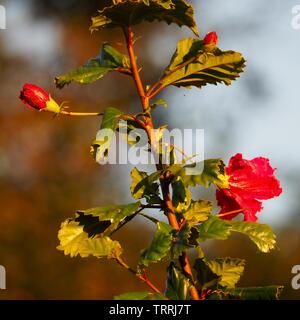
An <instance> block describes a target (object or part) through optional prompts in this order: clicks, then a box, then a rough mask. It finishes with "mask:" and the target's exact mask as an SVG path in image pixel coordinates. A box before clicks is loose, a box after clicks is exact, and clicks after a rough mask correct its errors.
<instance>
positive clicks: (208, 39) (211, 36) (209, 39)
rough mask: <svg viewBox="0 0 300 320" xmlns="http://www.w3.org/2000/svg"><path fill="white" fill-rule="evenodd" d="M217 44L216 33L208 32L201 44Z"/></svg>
mask: <svg viewBox="0 0 300 320" xmlns="http://www.w3.org/2000/svg"><path fill="white" fill-rule="evenodd" d="M217 43H218V35H217V33H216V32H214V31H213V32H209V33H208V34H207V35H206V36H205V38H204V39H203V44H204V45H208V44H215V45H217Z"/></svg>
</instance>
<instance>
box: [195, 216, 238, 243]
mask: <svg viewBox="0 0 300 320" xmlns="http://www.w3.org/2000/svg"><path fill="white" fill-rule="evenodd" d="M193 228H194V229H195V230H196V231H197V232H198V234H199V236H198V239H197V240H198V242H204V241H206V240H210V239H216V240H225V239H227V238H228V237H229V236H230V231H231V228H232V226H231V223H229V222H228V221H226V220H222V219H219V218H218V217H216V216H213V215H212V216H210V217H209V218H208V220H207V221H205V222H203V223H202V224H200V225H199V226H195V227H193Z"/></svg>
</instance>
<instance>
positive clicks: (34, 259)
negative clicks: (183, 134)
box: [0, 0, 300, 299]
mask: <svg viewBox="0 0 300 320" xmlns="http://www.w3.org/2000/svg"><path fill="white" fill-rule="evenodd" d="M191 2H192V1H191ZM0 4H1V5H4V6H5V7H6V11H7V29H6V30H0V81H1V86H0V128H1V130H0V204H1V211H0V230H1V231H0V265H3V266H5V268H6V271H7V290H0V298H1V299H110V298H112V296H114V295H117V294H120V293H122V292H126V291H145V290H147V288H146V287H145V286H144V285H143V284H141V283H139V282H138V281H137V280H136V279H135V278H134V277H133V276H132V275H130V274H127V273H126V272H125V271H124V270H122V269H121V268H120V267H119V266H117V265H115V263H113V262H111V261H106V260H105V261H104V260H103V261H102V260H97V259H94V258H88V259H80V258H74V259H71V258H69V257H66V256H64V255H63V253H62V252H59V251H57V250H56V246H57V245H58V240H57V231H58V229H59V226H60V223H61V222H62V221H63V220H65V219H66V218H68V217H72V216H73V215H74V213H75V210H76V209H86V208H91V207H93V206H98V205H102V204H108V203H126V202H128V201H130V200H131V197H130V194H129V191H127V188H126V185H127V184H128V182H129V178H128V174H129V172H130V169H131V168H130V166H125V165H121V166H116V165H114V166H100V165H98V164H96V163H95V162H94V161H93V159H92V157H91V156H90V155H89V148H90V142H91V141H92V139H93V138H94V136H95V133H96V131H97V129H98V128H99V125H100V121H99V119H97V118H95V119H84V118H83V119H73V118H64V117H59V118H58V119H53V118H52V116H51V115H48V114H46V113H38V112H33V111H32V110H29V109H27V108H25V107H24V105H23V104H22V103H21V102H20V101H19V99H18V95H19V91H20V89H21V87H22V86H23V84H24V83H26V82H29V83H35V84H37V85H39V86H41V87H43V88H45V89H46V90H47V91H49V92H51V95H52V96H53V97H54V98H55V100H57V101H64V100H66V101H69V105H70V106H71V107H72V110H75V111H79V110H80V111H101V110H102V109H103V108H105V107H107V106H115V107H118V108H121V109H123V110H124V111H130V112H135V111H137V110H139V101H138V99H137V98H136V93H135V88H134V86H133V83H132V81H131V79H130V78H129V77H125V76H123V75H117V74H113V75H108V76H106V77H105V79H102V80H100V81H98V82H96V83H95V84H93V85H89V86H80V85H77V84H72V85H70V86H67V87H66V88H65V89H63V90H62V91H60V90H58V89H56V88H55V86H54V83H53V79H54V77H55V76H57V75H59V74H61V73H65V72H67V71H69V70H70V69H72V68H74V67H77V66H78V65H80V64H82V63H84V62H85V61H86V60H88V59H89V58H90V57H95V56H96V55H97V54H98V51H99V47H100V45H101V43H102V42H103V41H110V42H111V43H112V44H113V45H114V46H116V47H117V48H118V49H119V50H121V51H124V52H125V48H124V45H123V38H122V34H121V32H120V31H118V30H113V31H112V30H109V31H101V32H96V33H93V35H91V34H90V32H89V30H88V27H89V25H90V16H91V15H93V14H95V13H96V10H97V9H98V8H100V7H101V6H103V5H104V4H105V1H99V0H90V1H79V0H63V1H60V0H49V1H37V0H36V1H35V0H7V1H3V0H2V1H0ZM297 4H300V1H293V0H282V1H281V0H273V1H272V3H271V2H270V1H260V0H244V1H239V0H228V1H222V0H209V1H208V0H207V1H205V0H203V1H194V6H195V9H196V19H197V22H198V26H199V29H200V32H201V35H202V36H204V35H205V33H206V32H208V31H212V30H215V31H217V32H218V34H219V38H220V45H219V46H220V47H221V48H222V49H233V50H236V51H240V52H242V53H243V54H244V56H245V57H246V59H247V69H246V73H244V74H243V75H242V77H241V78H240V79H239V80H238V81H236V82H235V83H234V84H233V85H232V86H231V87H225V86H222V85H219V86H217V87H215V86H211V87H207V88H204V89H203V90H198V89H192V90H185V89H180V90H177V89H176V88H168V89H167V90H166V91H165V92H164V93H163V94H161V98H164V99H165V100H166V101H167V102H168V103H169V108H168V109H166V110H164V109H163V110H157V111H155V117H156V123H157V124H164V123H166V122H169V123H170V127H171V128H172V127H173V128H195V129H196V128H200V129H205V152H206V154H205V156H206V157H220V156H221V157H223V158H224V159H225V161H226V162H227V161H228V159H229V158H230V156H232V155H234V154H235V153H237V152H242V153H243V155H244V157H245V158H249V159H250V158H253V157H255V156H258V155H260V156H266V157H268V158H270V159H271V163H272V165H273V166H275V167H276V168H277V176H278V177H279V179H280V180H281V183H282V187H283V194H282V196H281V197H280V198H275V199H272V200H269V201H268V202H266V203H265V209H264V211H263V212H261V213H260V214H259V218H260V221H262V222H267V223H269V224H270V225H271V226H272V227H273V228H274V230H275V231H276V233H277V235H278V250H276V251H274V252H272V253H271V254H267V255H265V254H261V253H258V251H257V249H256V247H255V246H254V245H253V244H252V243H250V242H249V241H248V239H246V238H244V237H233V238H230V240H228V241H219V242H211V243H209V244H208V245H207V246H206V247H205V251H206V252H207V253H208V254H209V255H210V256H231V257H241V258H245V259H246V260H247V267H246V272H245V275H244V277H243V278H242V280H241V282H240V285H241V286H246V285H247V286H260V285H271V284H280V285H284V286H285V290H284V292H283V298H285V299H299V298H300V290H298V291H296V290H293V289H292V288H291V284H290V283H291V279H292V276H293V275H292V274H291V269H292V266H294V265H296V264H300V213H299V209H300V201H299V196H300V191H299V187H298V186H299V178H300V173H299V162H300V151H299V146H298V145H299V141H298V139H299V134H300V128H299V117H300V109H299V106H298V105H299V94H298V92H299V80H298V75H299V72H300V65H299V61H298V59H299V52H300V30H295V29H293V28H292V26H291V21H292V18H293V15H292V8H293V6H295V5H297ZM136 34H137V36H141V38H140V39H139V41H138V42H137V52H138V53H139V54H140V59H139V62H140V64H141V65H143V71H142V76H143V79H144V81H145V83H152V82H153V81H155V80H156V79H157V78H158V77H159V75H160V72H161V70H162V69H163V68H164V67H165V66H166V65H167V64H168V63H169V60H170V57H171V55H172V54H173V52H174V49H175V46H176V42H177V41H178V40H179V39H181V38H184V37H187V36H192V35H191V33H190V31H189V30H188V29H187V28H182V29H180V28H178V27H177V26H167V25H166V24H164V23H154V24H152V25H150V24H148V23H144V24H142V25H141V26H140V27H139V28H138V29H136ZM297 146H298V147H297ZM195 192H199V191H195ZM207 196H208V195H207ZM153 231H154V230H153V227H152V226H151V225H148V223H146V222H145V221H144V220H138V219H137V220H136V221H134V222H132V223H131V224H130V225H129V226H126V227H125V228H124V229H123V230H122V231H120V232H119V234H118V235H117V239H119V240H120V241H121V243H122V244H123V247H126V248H127V250H126V252H125V256H126V259H127V260H128V261H129V262H130V263H131V264H135V263H136V262H137V261H138V256H139V252H140V250H141V249H142V248H144V247H146V246H147V245H148V243H149V241H150V239H151V235H152V233H153ZM164 275H165V265H164V264H160V265H155V266H154V268H153V272H151V276H152V277H153V279H154V282H155V283H157V284H158V286H161V285H160V284H162V283H163V282H164Z"/></svg>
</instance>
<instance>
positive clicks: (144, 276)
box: [115, 258, 163, 295]
mask: <svg viewBox="0 0 300 320" xmlns="http://www.w3.org/2000/svg"><path fill="white" fill-rule="evenodd" d="M115 260H116V261H117V263H118V264H119V265H120V266H122V267H123V268H125V269H126V270H128V271H129V272H130V273H132V274H133V275H135V276H136V277H137V278H138V279H139V280H140V281H142V282H144V283H146V284H147V286H148V287H149V288H151V290H153V291H154V292H156V293H159V294H161V295H163V293H162V292H161V291H160V290H159V289H158V288H157V287H156V286H155V285H154V284H153V283H152V282H151V281H150V280H149V278H148V277H147V276H146V274H144V275H141V274H139V273H137V272H136V271H135V270H134V269H132V268H131V267H130V266H129V265H128V264H127V263H126V262H124V261H123V260H122V259H121V258H116V259H115Z"/></svg>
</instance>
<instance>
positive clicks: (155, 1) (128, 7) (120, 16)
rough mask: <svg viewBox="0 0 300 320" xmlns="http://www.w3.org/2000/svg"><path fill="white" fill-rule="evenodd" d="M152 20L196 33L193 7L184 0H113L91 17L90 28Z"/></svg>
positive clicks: (95, 28)
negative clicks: (185, 28)
mask: <svg viewBox="0 0 300 320" xmlns="http://www.w3.org/2000/svg"><path fill="white" fill-rule="evenodd" d="M154 20H158V21H165V22H167V23H168V24H170V23H176V24H177V25H178V26H180V27H181V26H187V27H189V28H190V29H191V30H192V31H193V32H194V33H195V34H196V35H198V30H197V26H196V22H195V20H194V10H193V7H192V6H191V5H189V4H187V3H186V2H185V1H184V0H147V1H145V0H113V1H112V5H111V6H107V7H105V8H104V9H103V10H101V11H99V13H98V15H97V16H95V17H93V18H92V25H91V27H90V30H91V31H94V30H98V29H99V28H114V27H123V26H132V25H136V24H138V23H141V22H142V21H149V22H152V21H154Z"/></svg>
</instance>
